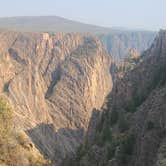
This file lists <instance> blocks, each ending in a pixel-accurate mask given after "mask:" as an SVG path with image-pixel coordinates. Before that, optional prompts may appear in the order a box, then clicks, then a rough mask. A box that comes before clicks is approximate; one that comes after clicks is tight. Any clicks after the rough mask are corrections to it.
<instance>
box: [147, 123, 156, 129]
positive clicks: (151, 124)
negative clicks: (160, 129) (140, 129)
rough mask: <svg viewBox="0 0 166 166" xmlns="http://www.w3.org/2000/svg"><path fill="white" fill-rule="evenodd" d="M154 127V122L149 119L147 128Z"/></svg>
mask: <svg viewBox="0 0 166 166" xmlns="http://www.w3.org/2000/svg"><path fill="white" fill-rule="evenodd" d="M154 128H155V124H154V122H152V121H148V122H147V125H146V129H147V130H152V129H154Z"/></svg>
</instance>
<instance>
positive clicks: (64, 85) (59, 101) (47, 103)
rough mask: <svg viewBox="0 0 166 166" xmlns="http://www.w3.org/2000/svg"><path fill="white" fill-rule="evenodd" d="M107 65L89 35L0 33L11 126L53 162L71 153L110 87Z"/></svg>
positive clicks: (1, 81)
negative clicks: (24, 132) (20, 131)
mask: <svg viewBox="0 0 166 166" xmlns="http://www.w3.org/2000/svg"><path fill="white" fill-rule="evenodd" d="M110 65H111V59H110V57H109V56H108V55H107V53H106V52H105V50H104V48H103V46H102V44H101V42H100V41H99V40H98V39H96V38H95V37H92V36H89V35H81V34H77V33H75V34H63V33H57V34H51V35H50V34H48V33H43V34H39V33H18V32H9V31H1V33H0V92H1V93H3V94H5V95H6V96H7V97H8V99H9V100H10V102H11V104H12V105H13V107H14V108H15V109H14V111H15V113H14V115H15V127H18V128H21V129H23V130H24V131H26V133H27V134H28V135H29V136H30V137H31V139H32V141H33V142H34V143H35V145H36V147H37V148H38V149H39V150H40V152H41V153H43V154H44V155H45V156H46V157H47V158H49V159H51V160H52V161H53V162H54V164H56V165H59V164H60V162H61V161H62V159H63V158H65V157H66V156H67V155H70V154H72V153H74V152H75V149H76V148H77V147H78V146H79V145H80V143H81V142H82V140H83V138H84V133H85V132H86V130H87V128H88V124H89V120H90V118H91V116H92V111H93V109H94V108H96V109H99V108H100V107H101V106H102V104H103V102H104V99H105V97H106V96H107V94H108V93H109V91H110V90H111V88H112V79H111V75H110Z"/></svg>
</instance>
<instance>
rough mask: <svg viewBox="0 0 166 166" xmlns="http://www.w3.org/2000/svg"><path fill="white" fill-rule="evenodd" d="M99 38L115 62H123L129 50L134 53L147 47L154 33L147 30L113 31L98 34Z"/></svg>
mask: <svg viewBox="0 0 166 166" xmlns="http://www.w3.org/2000/svg"><path fill="white" fill-rule="evenodd" d="M98 36H99V39H100V40H101V41H102V42H103V43H104V46H105V48H106V50H107V51H108V53H109V54H111V55H112V57H113V59H114V61H115V62H118V63H120V62H123V61H124V60H125V59H126V58H128V57H129V56H130V53H131V50H135V51H134V52H135V53H136V54H138V55H139V54H142V52H143V51H144V50H146V49H148V48H149V47H150V46H151V44H152V42H153V40H154V38H155V36H156V33H154V32H148V31H135V32H134V31H113V32H110V33H107V34H99V35H98ZM132 53H133V52H132Z"/></svg>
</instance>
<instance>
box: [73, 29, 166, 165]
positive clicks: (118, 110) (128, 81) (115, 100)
mask: <svg viewBox="0 0 166 166" xmlns="http://www.w3.org/2000/svg"><path fill="white" fill-rule="evenodd" d="M142 58H143V59H142V61H141V62H140V63H139V64H137V66H136V67H135V68H134V69H133V70H131V71H129V73H127V74H126V75H125V76H124V77H122V78H120V79H118V80H117V81H116V83H115V84H114V87H113V90H112V92H111V93H110V95H109V97H108V98H107V100H106V101H105V104H104V106H103V109H102V111H103V112H102V113H101V114H100V115H99V116H98V123H97V124H96V123H92V124H93V126H96V127H95V128H96V129H95V130H94V129H93V130H92V129H91V127H90V126H89V131H88V135H87V139H86V141H85V142H84V144H83V145H82V146H81V147H80V148H79V149H78V152H77V155H76V158H75V160H74V161H73V162H72V164H71V165H72V166H73V165H76V166H77V165H82V166H96V163H97V165H98V166H124V165H125V166H131V165H133V166H165V164H166V158H165V157H166V148H165V146H166V140H165V138H166V135H165V134H166V114H165V109H166V104H165V99H166V98H165V97H166V75H165V71H166V32H165V31H161V32H160V33H159V34H158V36H157V37H156V39H155V40H154V42H153V44H152V46H151V47H150V49H148V50H147V51H146V52H145V53H144V55H143V56H142ZM92 122H94V121H93V120H92ZM92 131H93V132H92Z"/></svg>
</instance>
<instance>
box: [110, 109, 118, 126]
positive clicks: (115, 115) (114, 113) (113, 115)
mask: <svg viewBox="0 0 166 166" xmlns="http://www.w3.org/2000/svg"><path fill="white" fill-rule="evenodd" d="M118 118H119V114H118V111H117V110H116V109H115V110H113V111H111V114H110V125H111V126H113V125H114V124H116V123H117V121H118Z"/></svg>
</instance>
